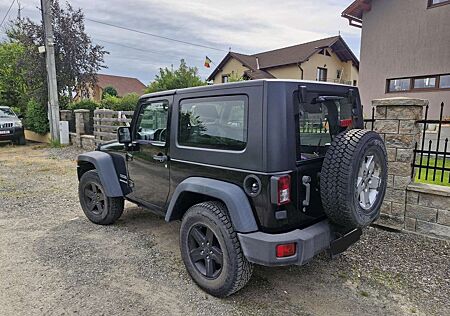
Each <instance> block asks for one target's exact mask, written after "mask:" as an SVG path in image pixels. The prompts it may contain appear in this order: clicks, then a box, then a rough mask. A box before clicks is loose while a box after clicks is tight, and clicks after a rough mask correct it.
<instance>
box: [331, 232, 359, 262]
mask: <svg viewBox="0 0 450 316" xmlns="http://www.w3.org/2000/svg"><path fill="white" fill-rule="evenodd" d="M361 235H362V230H361V228H357V229H354V230H352V231H351V232H349V233H347V234H345V235H344V236H342V237H339V238H337V239H335V240H333V241H332V242H331V243H330V249H328V253H329V254H330V256H331V258H334V257H336V256H337V255H339V254H340V253H342V252H344V251H345V250H347V249H348V247H350V246H351V245H353V244H354V243H355V242H357V241H358V240H359V238H360V237H361Z"/></svg>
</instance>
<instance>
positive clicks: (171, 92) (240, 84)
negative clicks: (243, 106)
mask: <svg viewBox="0 0 450 316" xmlns="http://www.w3.org/2000/svg"><path fill="white" fill-rule="evenodd" d="M264 82H286V83H299V84H301V83H309V84H318V85H324V86H343V87H349V88H355V87H354V86H350V85H345V84H340V83H331V82H325V81H314V80H294V79H258V80H246V81H239V82H230V83H223V84H215V85H207V86H200V87H192V88H184V89H173V90H166V91H160V92H153V93H147V94H144V95H143V96H141V97H140V99H147V98H153V97H162V96H168V95H174V94H184V93H192V92H207V91H215V90H223V89H232V88H238V87H250V86H261V85H263V84H264Z"/></svg>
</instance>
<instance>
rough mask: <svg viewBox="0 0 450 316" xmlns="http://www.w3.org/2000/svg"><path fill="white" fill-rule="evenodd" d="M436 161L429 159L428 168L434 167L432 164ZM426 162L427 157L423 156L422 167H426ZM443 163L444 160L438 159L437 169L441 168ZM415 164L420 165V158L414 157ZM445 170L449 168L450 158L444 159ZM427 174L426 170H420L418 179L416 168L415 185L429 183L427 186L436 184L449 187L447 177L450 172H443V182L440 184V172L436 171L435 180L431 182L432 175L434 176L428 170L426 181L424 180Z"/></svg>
mask: <svg viewBox="0 0 450 316" xmlns="http://www.w3.org/2000/svg"><path fill="white" fill-rule="evenodd" d="M435 161H436V159H435V158H431V157H430V167H434V163H435ZM427 162H428V157H426V156H424V157H423V159H422V166H426V165H427ZM443 162H444V160H443V159H442V158H438V160H437V167H442V163H443ZM416 163H417V164H419V163H420V156H418V157H416ZM445 168H450V157H447V158H446V159H445ZM426 174H427V170H426V169H422V172H421V174H420V179H419V168H416V179H415V182H417V183H429V184H437V185H443V186H447V187H450V183H448V177H449V174H450V172H449V171H444V180H443V182H441V176H442V170H436V179H435V180H434V181H433V174H434V170H428V179H427V180H425V177H426Z"/></svg>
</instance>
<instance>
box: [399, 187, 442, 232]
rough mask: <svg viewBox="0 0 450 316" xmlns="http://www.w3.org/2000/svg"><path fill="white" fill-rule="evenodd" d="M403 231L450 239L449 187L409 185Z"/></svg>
mask: <svg viewBox="0 0 450 316" xmlns="http://www.w3.org/2000/svg"><path fill="white" fill-rule="evenodd" d="M405 229H406V230H409V231H416V232H419V233H422V234H427V235H433V236H436V237H444V238H448V239H450V187H444V186H440V185H432V184H425V183H412V184H410V185H409V186H408V187H407V193H406V210H405Z"/></svg>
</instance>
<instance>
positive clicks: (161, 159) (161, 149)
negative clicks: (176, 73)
mask: <svg viewBox="0 0 450 316" xmlns="http://www.w3.org/2000/svg"><path fill="white" fill-rule="evenodd" d="M363 128H364V123H363V114H362V107H361V104H360V98H359V93H358V89H357V88H356V87H351V86H344V85H337V84H327V83H320V82H307V81H288V80H256V81H245V82H239V83H230V84H223V85H214V86H206V87H198V88H188V89H181V90H174V91H166V92H159V93H153V94H148V95H144V96H143V97H141V99H140V101H139V105H138V106H137V110H136V112H135V114H134V117H133V120H132V123H131V126H130V127H120V128H119V129H118V141H115V142H111V143H106V144H103V145H100V146H99V147H98V149H97V150H96V151H94V152H88V153H85V154H82V155H80V156H79V157H78V177H79V180H80V182H79V196H80V202H81V206H82V208H83V211H84V213H85V214H86V216H87V217H88V218H89V220H91V221H92V222H94V223H96V224H101V225H108V224H112V223H114V222H115V221H116V220H117V219H118V218H119V217H120V216H121V214H122V212H123V208H124V199H127V200H129V201H131V202H134V203H136V204H138V205H140V206H143V207H146V208H149V209H151V210H152V211H154V212H157V213H160V214H161V215H163V216H165V219H166V221H173V220H181V231H180V248H181V256H182V258H183V261H184V264H185V265H186V268H187V270H188V272H189V274H190V275H191V277H192V278H193V280H194V281H195V282H196V283H197V284H198V285H199V286H200V287H201V288H202V289H204V290H205V291H206V292H208V293H210V294H212V295H215V296H219V297H224V296H228V295H230V294H232V293H234V292H236V291H238V290H239V289H241V288H242V287H243V286H244V285H245V284H246V283H247V281H248V280H249V279H250V276H251V274H252V264H254V263H256V264H262V265H266V266H278V265H290V264H296V265H301V264H304V263H305V262H308V261H309V260H310V259H311V258H313V257H314V256H315V255H316V254H318V253H319V252H322V251H324V250H327V251H328V252H329V253H330V254H331V255H337V254H339V253H340V252H342V251H344V250H346V249H347V248H348V247H349V246H350V245H351V244H353V243H355V242H356V241H357V240H359V237H360V235H361V228H363V227H366V226H368V225H370V224H371V223H372V222H373V221H375V220H376V219H377V218H378V216H379V212H380V205H381V203H382V200H383V198H384V194H385V191H386V180H387V164H386V160H387V159H386V149H385V146H384V143H383V139H382V138H381V137H380V136H379V135H378V134H377V133H375V132H372V131H369V130H365V129H363Z"/></svg>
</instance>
